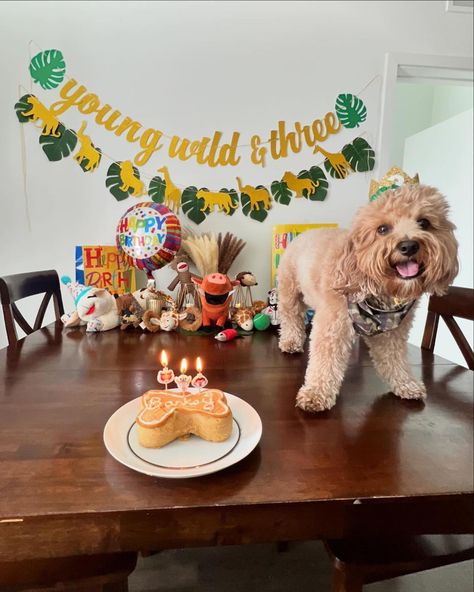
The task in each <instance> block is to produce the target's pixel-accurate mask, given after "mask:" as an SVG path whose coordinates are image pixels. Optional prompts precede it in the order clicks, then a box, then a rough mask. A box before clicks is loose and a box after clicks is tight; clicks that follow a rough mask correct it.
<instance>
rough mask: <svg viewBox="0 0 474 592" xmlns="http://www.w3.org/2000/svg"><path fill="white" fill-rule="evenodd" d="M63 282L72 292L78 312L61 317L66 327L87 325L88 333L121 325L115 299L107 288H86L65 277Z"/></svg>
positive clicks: (62, 279)
mask: <svg viewBox="0 0 474 592" xmlns="http://www.w3.org/2000/svg"><path fill="white" fill-rule="evenodd" d="M61 281H62V283H63V284H64V285H66V286H67V287H68V288H69V289H70V290H71V294H72V296H73V298H74V303H75V305H76V310H75V311H74V312H73V313H72V314H65V315H63V316H62V317H61V320H62V322H63V323H64V326H65V327H76V326H78V325H87V326H86V331H91V332H97V331H108V330H109V329H115V327H118V326H119V325H120V316H119V313H118V309H117V305H116V303H115V298H114V297H113V296H112V294H110V292H108V291H107V290H106V289H105V288H95V287H93V286H84V285H83V284H80V283H79V282H73V281H72V280H71V278H70V277H68V276H63V277H62V278H61Z"/></svg>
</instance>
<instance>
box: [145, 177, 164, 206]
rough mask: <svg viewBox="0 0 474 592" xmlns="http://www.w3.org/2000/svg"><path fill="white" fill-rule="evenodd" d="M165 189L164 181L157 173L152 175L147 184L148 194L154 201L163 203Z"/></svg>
mask: <svg viewBox="0 0 474 592" xmlns="http://www.w3.org/2000/svg"><path fill="white" fill-rule="evenodd" d="M165 191H166V181H164V180H163V179H162V178H161V177H160V176H159V175H156V177H153V179H152V180H151V181H150V185H149V186H148V195H149V196H150V197H151V199H152V200H153V201H155V202H156V203H160V204H162V203H164V201H165Z"/></svg>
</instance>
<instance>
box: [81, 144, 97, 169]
mask: <svg viewBox="0 0 474 592" xmlns="http://www.w3.org/2000/svg"><path fill="white" fill-rule="evenodd" d="M92 147H93V148H94V149H95V150H97V152H98V153H99V154H100V156H99V162H98V163H97V166H96V167H94V168H93V169H87V166H88V164H89V159H88V158H83V159H82V160H81V162H79V161H77V162H78V164H79V166H80V167H81V169H82V170H83V171H84V172H85V173H93V172H94V171H95V170H96V169H97V168H99V165H100V161H101V160H102V150H101V149H100V148H97V146H94V144H92Z"/></svg>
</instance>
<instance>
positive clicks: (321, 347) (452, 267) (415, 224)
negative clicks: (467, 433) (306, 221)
mask: <svg viewBox="0 0 474 592" xmlns="http://www.w3.org/2000/svg"><path fill="white" fill-rule="evenodd" d="M447 214H448V204H447V202H446V200H445V199H444V198H443V196H442V195H440V193H439V192H438V191H437V190H436V189H434V188H432V187H426V186H423V185H416V186H403V187H401V188H399V189H395V190H389V191H386V192H385V193H383V194H382V196H381V197H379V198H378V199H377V200H376V201H373V202H371V203H370V204H369V205H367V206H365V207H363V208H361V209H360V210H359V212H358V213H357V214H356V216H355V218H354V220H353V224H352V228H351V230H350V231H346V230H339V229H320V230H309V231H307V232H304V233H303V234H301V235H300V236H298V237H297V238H296V239H295V240H294V241H293V242H292V243H291V244H290V246H289V247H288V249H287V250H286V251H285V253H284V255H283V257H282V259H281V262H280V266H279V268H278V284H279V305H278V306H279V309H278V310H279V314H280V320H281V329H280V341H279V345H280V349H281V350H282V351H284V352H289V353H293V352H300V351H303V344H304V341H305V337H306V332H305V325H304V317H303V315H304V310H305V306H304V303H306V304H307V305H308V306H310V307H312V308H314V310H315V311H316V314H315V317H314V321H313V327H312V330H311V337H310V344H309V360H308V366H307V369H306V375H305V381H304V385H303V386H302V387H301V388H300V390H299V392H298V395H297V398H296V404H297V405H298V406H299V407H301V408H302V409H304V410H306V411H322V410H324V409H330V408H331V407H332V406H333V405H334V404H335V402H336V397H337V394H338V392H339V389H340V386H341V383H342V380H343V377H344V373H345V370H346V366H347V363H348V359H349V354H350V350H351V346H352V343H353V341H354V337H355V334H356V332H357V333H359V334H362V335H363V336H364V339H366V342H367V344H368V346H369V349H370V355H371V358H372V361H373V363H374V366H375V368H376V370H377V372H378V374H379V375H380V376H381V378H382V379H383V380H384V381H386V382H387V383H388V384H389V385H390V388H391V389H392V391H393V392H394V393H395V395H397V396H398V397H401V398H404V399H424V398H425V397H426V390H425V387H424V385H423V383H421V382H419V381H417V380H416V379H415V378H414V376H413V375H412V373H411V371H410V368H409V365H408V361H407V356H406V339H407V336H408V332H409V329H410V327H411V323H412V319H413V315H414V311H415V305H416V300H417V299H418V298H419V297H420V296H421V295H422V294H423V293H425V292H426V293H429V294H438V295H441V294H443V293H444V292H445V291H446V289H447V287H448V286H449V284H450V283H451V282H452V281H453V279H454V278H455V277H456V274H457V272H458V262H457V242H456V239H455V238H454V234H453V230H454V228H455V227H454V225H453V224H452V223H451V222H450V221H449V220H448V217H447Z"/></svg>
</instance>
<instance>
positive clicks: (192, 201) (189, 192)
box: [181, 187, 207, 224]
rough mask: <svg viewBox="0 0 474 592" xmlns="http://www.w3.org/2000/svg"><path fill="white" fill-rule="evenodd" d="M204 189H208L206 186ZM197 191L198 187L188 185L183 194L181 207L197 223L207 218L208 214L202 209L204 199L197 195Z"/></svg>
mask: <svg viewBox="0 0 474 592" xmlns="http://www.w3.org/2000/svg"><path fill="white" fill-rule="evenodd" d="M202 189H204V190H205V191H207V190H206V189H205V188H204V187H203V188H202ZM197 192H198V188H197V187H186V189H185V190H184V191H183V193H182V195H181V209H182V210H183V212H184V213H185V214H186V216H187V217H188V218H189V219H190V220H192V221H193V222H194V223H195V224H201V222H204V220H205V219H206V214H205V213H204V212H203V211H202V208H203V207H204V200H203V199H202V198H198V197H196V193H197Z"/></svg>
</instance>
